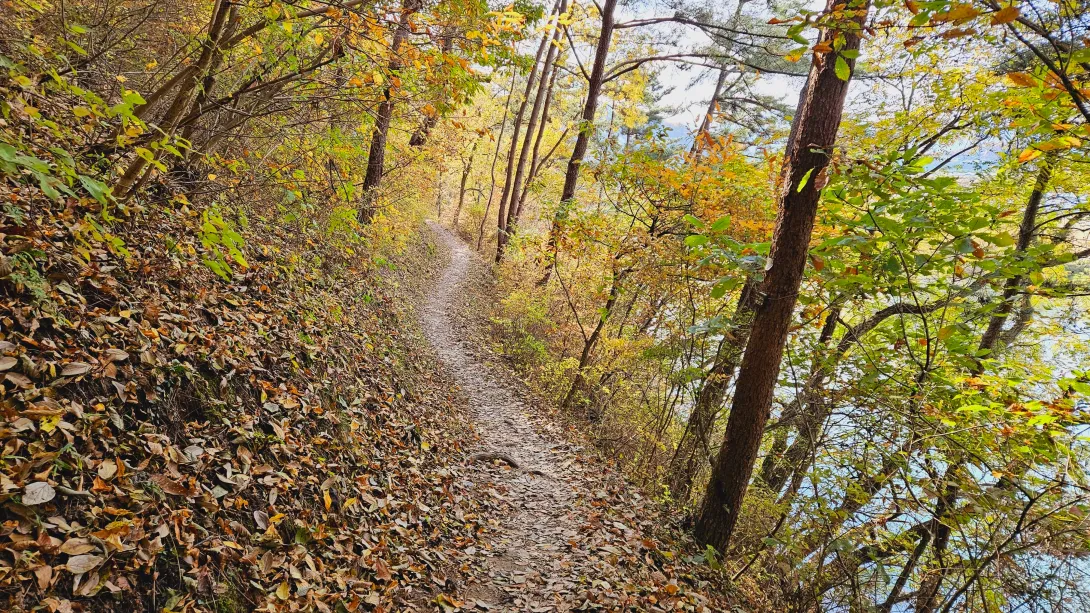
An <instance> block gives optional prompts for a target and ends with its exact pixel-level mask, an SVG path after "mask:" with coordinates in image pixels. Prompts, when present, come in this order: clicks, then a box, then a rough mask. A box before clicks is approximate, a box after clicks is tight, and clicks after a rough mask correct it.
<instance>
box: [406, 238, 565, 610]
mask: <svg viewBox="0 0 1090 613" xmlns="http://www.w3.org/2000/svg"><path fill="white" fill-rule="evenodd" d="M431 228H432V231H433V232H434V234H435V236H436V238H437V240H438V241H439V242H440V243H441V244H442V245H443V246H444V247H445V248H446V250H447V251H448V252H449V253H450V262H449V264H448V265H447V267H446V269H445V270H444V271H443V272H442V275H441V276H440V278H439V281H438V283H437V284H436V285H435V287H434V288H432V289H431V291H430V292H429V294H428V296H427V301H426V303H425V304H424V308H423V309H422V310H421V312H420V313H421V326H422V328H423V331H424V334H425V337H426V338H427V339H428V341H429V342H430V343H431V344H432V346H433V347H434V348H435V351H436V353H437V354H438V355H439V358H440V360H441V362H442V364H443V366H444V367H445V368H446V369H447V370H448V371H449V373H450V375H451V376H452V377H453V378H454V380H455V381H456V382H457V384H458V386H459V387H460V388H461V391H462V393H463V394H464V395H465V397H466V399H467V401H468V402H469V405H470V408H471V414H472V416H473V418H474V420H475V422H476V428H477V431H478V433H479V436H480V440H479V444H478V447H479V449H475V450H474V451H476V452H478V454H479V455H478V458H477V459H478V461H477V462H475V463H474V464H473V465H471V466H470V467H469V468H468V469H467V476H468V477H469V478H471V479H475V480H476V481H477V483H476V485H478V486H484V490H485V491H488V492H489V494H490V495H492V496H495V497H497V498H499V499H500V500H502V501H504V502H506V503H508V504H509V505H510V507H511V508H512V509H513V511H512V512H511V513H509V514H508V515H507V517H506V518H505V520H504V521H503V523H502V525H501V526H499V527H498V530H497V534H496V535H495V537H496V538H494V539H492V540H491V543H490V545H491V547H492V549H491V551H488V552H485V553H484V558H483V559H484V564H483V567H481V568H477V569H474V573H473V574H474V576H473V577H471V579H470V584H469V585H467V586H466V590H465V594H466V596H467V598H468V599H470V600H471V601H473V602H474V604H476V605H478V606H480V607H481V608H493V607H495V608H500V609H503V610H525V611H556V610H567V609H568V605H567V603H568V602H570V600H569V598H570V595H571V592H572V590H573V589H574V588H575V587H576V582H577V579H576V573H575V566H576V564H575V563H574V560H573V559H572V556H571V554H570V552H569V551H568V549H569V543H570V542H571V541H573V540H574V539H576V538H577V537H578V527H579V520H578V519H577V514H578V513H579V510H578V509H579V506H580V505H579V504H578V496H577V493H576V492H577V490H576V482H577V481H578V479H579V475H578V474H577V473H578V472H579V471H578V470H577V469H574V468H573V465H574V464H575V461H576V458H575V456H573V455H570V454H569V453H568V445H566V444H565V443H563V442H562V441H559V440H548V439H547V438H546V437H544V436H542V435H541V434H539V433H538V428H535V426H534V423H533V421H534V417H533V416H532V415H531V408H530V407H529V406H528V405H527V404H526V403H524V402H523V401H522V400H521V398H520V397H519V396H520V395H519V393H518V391H517V387H516V386H515V385H513V384H512V382H511V381H510V374H508V373H504V372H501V371H500V370H499V369H497V368H493V367H492V366H490V365H489V364H486V363H485V362H484V361H482V360H481V359H480V358H478V357H477V356H476V355H475V354H474V352H473V351H471V350H470V345H469V341H468V340H467V339H464V338H461V334H460V333H459V326H458V325H457V321H456V319H457V317H458V315H457V308H458V305H459V304H460V302H459V300H458V297H459V295H460V292H461V291H462V290H463V288H462V287H461V284H462V283H463V281H464V280H465V279H466V276H467V272H468V270H469V267H470V266H471V264H472V258H473V257H474V255H473V254H472V253H471V252H470V250H469V248H468V247H466V245H465V244H464V243H462V242H461V241H460V240H458V239H457V238H456V237H455V236H453V235H452V234H451V233H450V232H448V231H447V230H446V229H444V228H442V227H441V226H438V225H435V224H431ZM539 427H540V426H539ZM490 456H506V457H509V458H510V459H512V460H514V462H515V463H516V464H517V466H518V467H517V468H514V467H511V466H509V465H508V464H507V463H506V462H503V461H502V460H500V461H497V460H494V459H493V458H492V457H490ZM490 460H492V461H490Z"/></svg>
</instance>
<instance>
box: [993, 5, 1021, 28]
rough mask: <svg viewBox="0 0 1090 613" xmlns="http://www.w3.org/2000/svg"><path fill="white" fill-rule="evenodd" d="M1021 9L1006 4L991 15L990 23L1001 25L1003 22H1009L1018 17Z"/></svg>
mask: <svg viewBox="0 0 1090 613" xmlns="http://www.w3.org/2000/svg"><path fill="white" fill-rule="evenodd" d="M1020 13H1021V10H1019V9H1018V7H1016V6H1008V7H1007V8H1003V9H1000V10H998V11H996V12H995V13H994V14H993V15H992V21H991V23H992V25H993V26H1001V25H1003V24H1005V23H1010V22H1012V21H1014V20H1015V19H1018V15H1019V14H1020Z"/></svg>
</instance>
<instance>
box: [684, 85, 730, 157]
mask: <svg viewBox="0 0 1090 613" xmlns="http://www.w3.org/2000/svg"><path fill="white" fill-rule="evenodd" d="M726 82H727V69H726V68H725V67H723V68H720V69H719V78H718V79H717V80H716V81H715V90H714V91H713V92H712V99H711V100H709V101H708V111H707V112H706V113H704V117H703V118H702V119H701V120H700V127H699V128H698V129H697V131H696V136H694V137H693V146H692V148H690V149H689V153H696V152H697V151H700V150H701V149H702V148H703V146H704V145H705V144H707V143H705V142H704V141H707V140H708V139H710V138H711V128H712V119H713V118H714V117H715V112H716V111H717V110H719V96H720V95H722V93H723V85H724V84H726Z"/></svg>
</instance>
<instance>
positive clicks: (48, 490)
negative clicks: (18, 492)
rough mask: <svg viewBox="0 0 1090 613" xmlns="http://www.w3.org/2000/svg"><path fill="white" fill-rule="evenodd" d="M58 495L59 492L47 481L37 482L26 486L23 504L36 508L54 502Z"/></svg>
mask: <svg viewBox="0 0 1090 613" xmlns="http://www.w3.org/2000/svg"><path fill="white" fill-rule="evenodd" d="M56 495H57V491H56V490H54V489H53V486H52V485H49V484H48V483H46V482H45V481H37V482H35V483H31V484H30V485H28V486H26V493H25V494H23V504H25V505H27V506H34V505H36V504H42V503H46V502H49V501H50V500H53V498H54V497H55V496H56Z"/></svg>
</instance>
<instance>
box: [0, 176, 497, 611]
mask: <svg viewBox="0 0 1090 613" xmlns="http://www.w3.org/2000/svg"><path fill="white" fill-rule="evenodd" d="M43 155H45V154H43ZM28 179H31V178H30V177H24V176H18V175H10V174H9V175H7V176H5V177H4V180H3V181H2V182H0V192H2V193H0V198H2V200H3V201H4V203H5V211H6V212H5V214H4V218H3V224H2V227H0V247H2V250H3V254H4V256H3V262H2V263H3V268H4V270H0V273H6V274H5V275H4V277H3V278H2V279H0V353H2V355H0V370H2V371H3V372H2V373H0V378H2V380H3V382H2V385H3V392H2V393H3V399H2V401H0V402H2V412H0V446H2V448H3V458H2V460H0V467H2V471H0V519H2V523H0V602H2V604H0V608H3V609H4V610H30V609H32V608H34V607H36V606H38V605H42V604H44V605H45V606H46V608H47V609H48V610H52V611H69V610H95V611H106V610H125V611H152V610H154V611H159V610H168V611H183V610H185V611H193V610H219V611H234V610H238V611H242V610H255V609H261V610H319V611H327V610H345V609H347V610H357V609H360V607H364V608H363V609H361V610H390V609H391V608H400V607H397V606H396V605H395V603H398V602H403V601H414V602H426V601H428V600H431V599H434V597H435V593H434V592H433V590H436V589H437V588H436V584H437V583H440V582H441V580H440V581H433V579H434V578H435V574H436V573H440V575H439V576H442V574H441V573H442V569H443V568H444V567H445V566H446V564H447V559H446V555H445V553H444V551H443V550H442V549H441V548H439V547H438V546H437V543H438V542H439V538H440V537H443V542H444V543H458V544H461V543H468V542H471V541H472V539H473V538H474V534H475V531H476V530H477V528H478V526H476V525H475V524H474V522H473V521H472V519H473V517H474V514H473V513H472V509H471V507H470V503H468V502H467V501H465V500H463V499H462V498H461V496H460V495H459V492H458V489H457V486H456V484H455V483H454V477H453V474H452V472H451V471H450V470H449V469H448V468H446V467H445V463H446V462H452V461H455V460H456V459H457V458H458V457H459V450H458V443H457V441H458V440H459V438H460V437H459V436H457V435H450V433H451V432H455V433H457V432H459V431H460V430H459V429H460V428H462V427H463V426H462V425H461V423H460V421H459V420H460V417H459V415H458V414H457V412H456V411H454V410H453V408H452V407H451V406H450V405H449V403H448V401H447V400H446V398H445V396H441V395H437V394H436V393H435V390H438V389H440V386H439V385H438V384H437V383H436V382H433V381H432V380H431V379H430V375H428V374H427V362H426V361H422V360H421V358H420V357H419V356H416V355H412V354H411V350H410V347H411V343H410V342H408V341H409V340H410V339H408V338H407V337H405V336H404V334H405V333H404V332H401V331H402V330H405V328H406V326H405V325H404V323H405V320H406V319H407V318H410V316H409V315H408V314H406V313H404V312H402V311H401V310H399V308H398V306H397V304H396V303H395V302H394V301H392V300H391V299H390V297H389V295H388V294H389V293H390V292H389V289H390V286H391V285H392V284H391V283H390V282H389V281H388V280H387V281H383V280H382V278H381V277H380V276H379V275H376V274H373V273H368V272H367V271H363V270H355V269H354V267H353V266H351V265H350V264H348V263H345V262H343V261H341V260H338V259H337V256H336V255H335V254H333V253H325V252H323V251H322V248H321V247H318V246H315V244H314V243H313V242H311V241H308V240H306V238H307V237H305V236H302V237H300V236H296V235H294V234H293V233H289V232H286V231H283V230H278V229H275V228H270V227H262V228H259V229H258V228H251V230H250V231H248V232H246V233H245V234H247V236H246V240H247V250H246V251H247V253H248V254H251V258H250V259H251V260H252V261H250V262H249V267H248V268H245V269H242V268H240V267H238V266H236V267H235V268H236V269H238V270H236V272H235V274H234V275H233V277H232V280H231V282H224V281H222V280H220V279H219V278H218V277H217V276H216V275H214V274H213V273H212V271H211V270H210V268H209V267H208V266H207V265H206V264H205V263H203V262H202V260H203V259H205V258H207V257H208V249H207V248H206V246H202V245H201V240H200V236H201V233H202V226H203V225H204V224H205V223H206V222H207V216H204V215H201V214H199V213H198V212H197V211H195V210H194V209H193V208H192V206H191V205H189V204H188V201H187V200H186V199H185V198H177V197H175V198H172V199H170V203H169V204H167V205H148V206H147V207H146V208H144V209H143V210H142V211H141V210H140V209H141V208H142V207H139V206H137V207H134V208H135V209H136V210H135V211H134V212H133V213H132V216H131V217H130V218H129V219H127V220H122V221H119V222H118V223H115V224H114V225H113V227H111V228H109V229H110V232H111V234H110V235H104V234H102V233H99V234H98V235H97V236H96V235H93V234H92V233H89V232H88V222H87V220H88V219H97V218H98V216H97V214H96V215H95V216H92V217H84V215H85V214H86V213H87V212H88V209H89V208H93V207H94V201H93V200H91V199H88V198H84V199H82V200H80V199H77V198H75V197H68V198H64V199H63V200H51V199H50V198H48V197H45V196H44V194H43V192H42V190H41V188H40V187H39V186H38V185H37V184H35V183H33V182H32V181H30V180H28ZM157 189H160V190H165V189H166V187H162V186H160V187H158V188H157ZM160 195H161V194H160ZM169 197H170V194H168V198H169ZM96 223H97V222H96ZM110 236H114V237H120V238H121V240H123V241H124V242H123V245H122V244H120V243H118V242H116V241H115V243H114V245H113V246H114V247H117V248H113V249H111V248H110V244H109V240H110ZM304 249H306V250H309V253H310V255H311V256H313V255H314V254H315V253H317V254H319V255H321V256H324V259H323V260H322V261H324V262H327V264H328V263H332V264H329V265H327V266H325V267H324V268H323V270H322V272H321V274H317V273H316V271H315V270H314V269H313V267H311V266H309V265H306V262H308V261H311V260H304V259H303V258H301V257H300V255H299V254H300V253H302V251H303V250H304ZM126 254H127V255H126ZM253 254H256V257H254V255H253ZM338 262H339V263H338ZM386 276H387V277H389V275H386ZM441 587H442V586H440V588H439V589H441ZM365 604H366V605H367V606H364V605H365Z"/></svg>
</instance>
